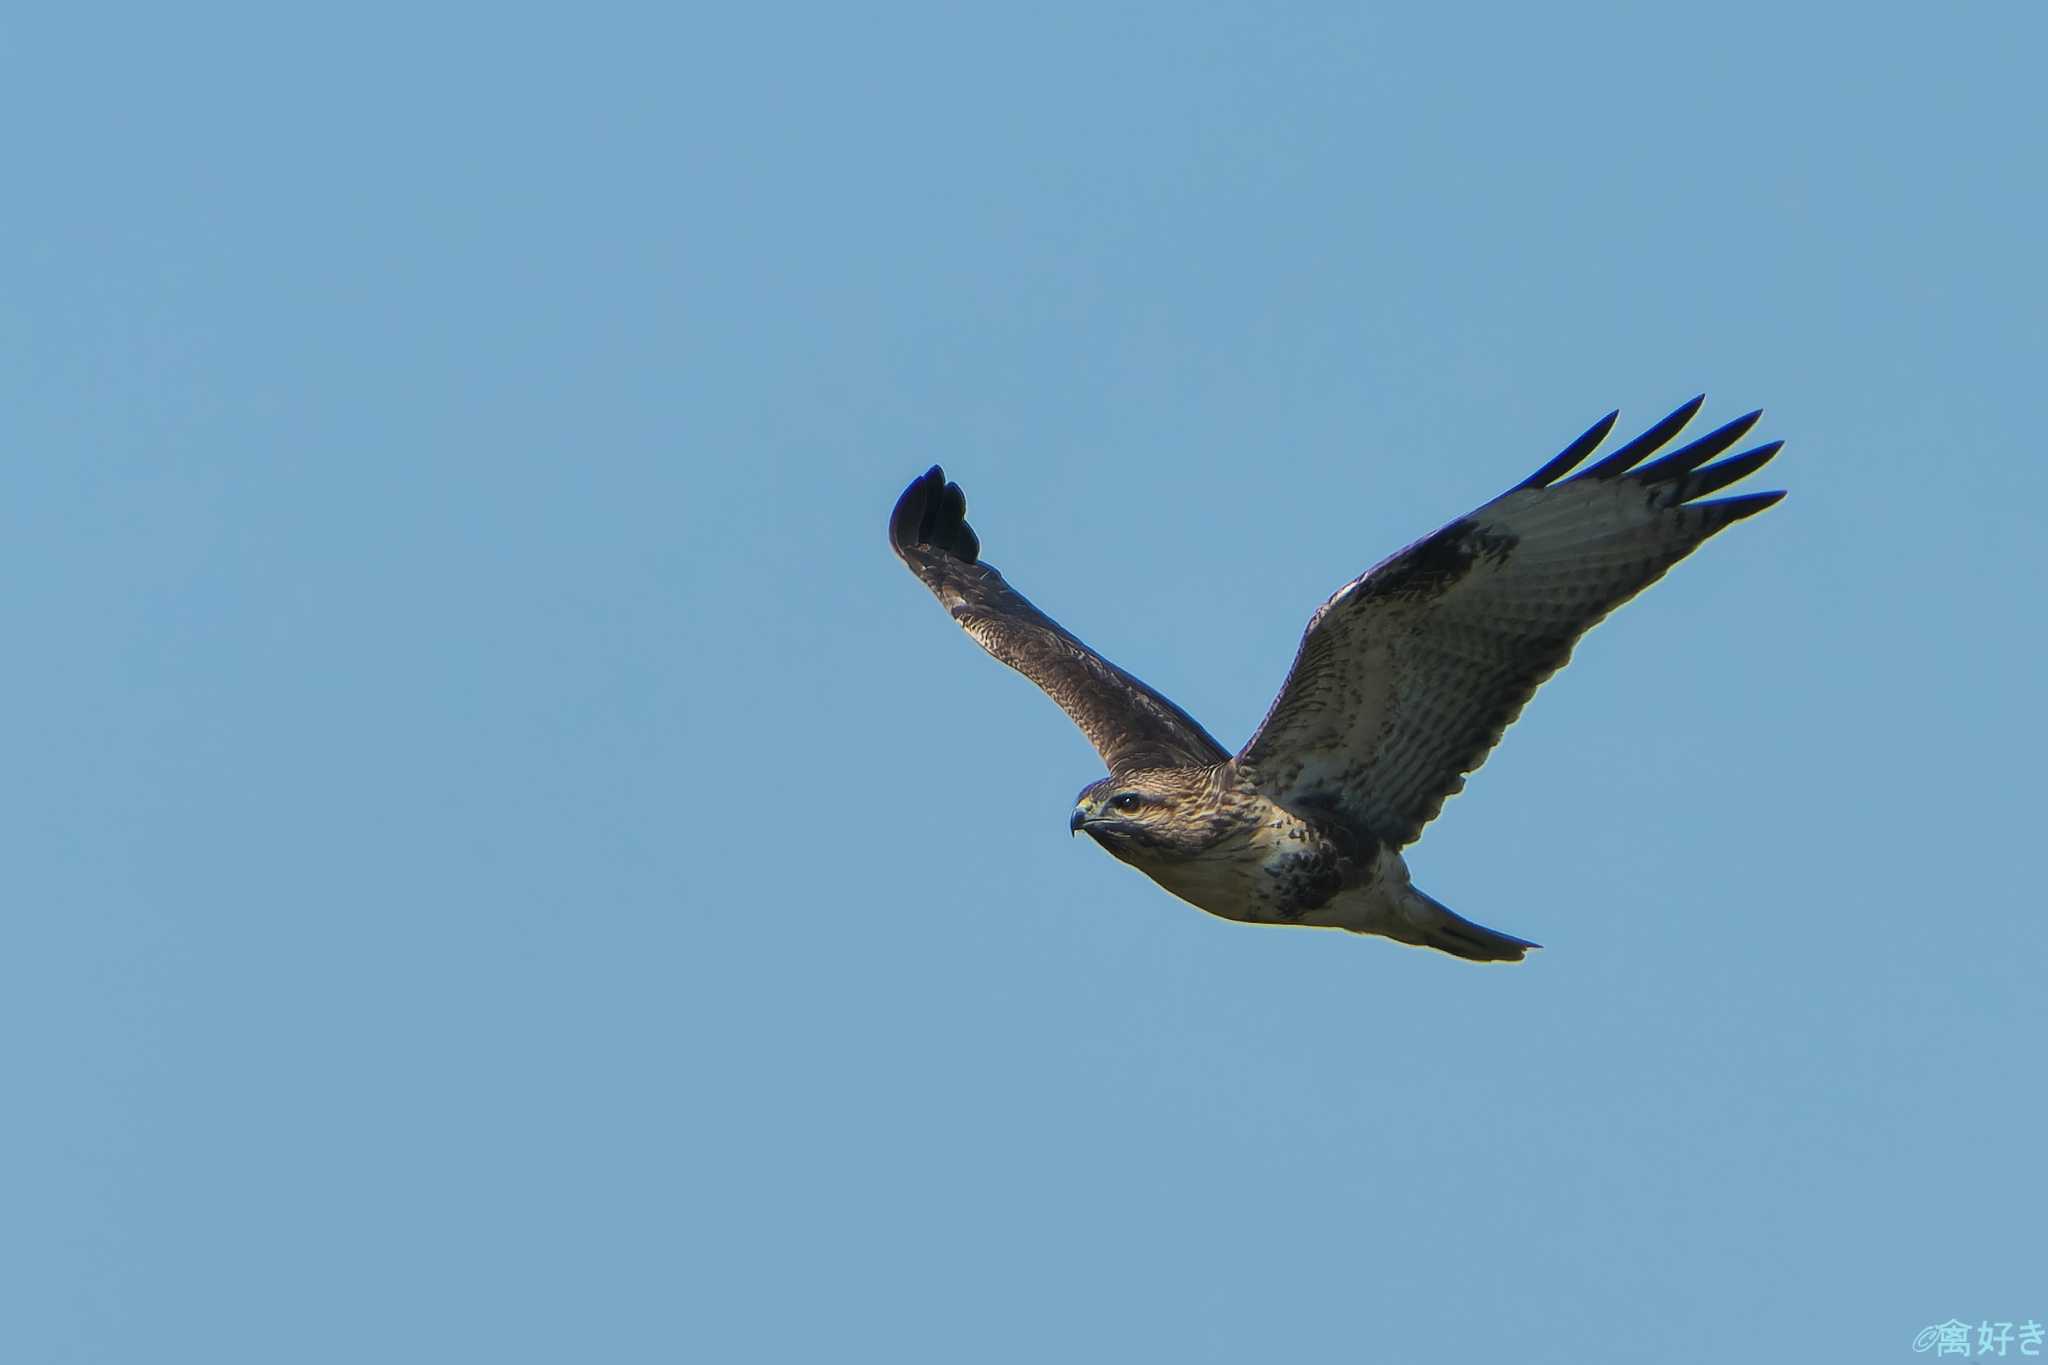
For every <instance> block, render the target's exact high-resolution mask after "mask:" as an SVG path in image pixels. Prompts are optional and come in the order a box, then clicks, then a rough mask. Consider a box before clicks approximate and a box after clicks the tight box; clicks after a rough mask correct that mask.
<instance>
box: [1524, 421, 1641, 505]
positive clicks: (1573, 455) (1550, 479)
mask: <svg viewBox="0 0 2048 1365" xmlns="http://www.w3.org/2000/svg"><path fill="white" fill-rule="evenodd" d="M1620 416H1621V409H1620V408H1616V409H1615V410H1614V411H1612V412H1610V413H1608V414H1607V415H1606V416H1605V417H1602V418H1601V419H1600V420H1599V421H1597V422H1595V423H1593V425H1592V426H1590V427H1587V428H1586V429H1585V430H1584V431H1582V432H1580V433H1579V435H1578V438H1577V439H1576V440H1574V441H1573V442H1572V443H1571V444H1570V445H1568V446H1566V447H1565V448H1564V449H1563V450H1560V451H1559V452H1557V454H1556V455H1554V456H1552V457H1551V458H1550V460H1549V461H1548V462H1546V463H1545V464H1544V466H1543V468H1541V469H1539V470H1537V471H1536V472H1535V473H1534V474H1531V475H1530V476H1529V477H1528V478H1526V479H1524V480H1522V481H1521V482H1520V483H1518V484H1516V485H1515V490H1516V491H1517V492H1519V491H1521V490H1522V489H1524V488H1548V487H1549V486H1550V485H1551V484H1553V483H1555V482H1557V480H1558V479H1559V478H1560V477H1562V476H1563V475H1566V474H1569V473H1571V471H1572V469H1573V467H1574V466H1576V465H1577V464H1578V463H1579V461H1581V460H1583V459H1585V458H1586V457H1587V456H1588V455H1590V454H1592V453H1593V450H1594V448H1595V447H1597V446H1598V445H1599V444H1600V443H1601V442H1602V441H1604V440H1606V439H1607V433H1608V432H1610V431H1612V430H1614V423H1615V422H1616V420H1617V419H1619V418H1620Z"/></svg>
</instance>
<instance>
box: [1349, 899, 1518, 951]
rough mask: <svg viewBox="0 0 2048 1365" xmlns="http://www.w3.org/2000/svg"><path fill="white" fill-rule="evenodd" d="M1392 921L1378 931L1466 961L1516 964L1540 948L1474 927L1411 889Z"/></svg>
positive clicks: (1484, 928) (1478, 926)
mask: <svg viewBox="0 0 2048 1365" xmlns="http://www.w3.org/2000/svg"><path fill="white" fill-rule="evenodd" d="M1396 918H1397V923H1396V925H1394V926H1391V927H1389V928H1388V929H1385V930H1382V932H1383V933H1385V934H1387V936H1388V937H1389V938H1395V939H1399V940H1400V941H1401V942H1403V943H1413V944H1415V945H1416V946H1417V947H1421V948H1434V949H1436V950H1437V951H1438V952H1444V953H1449V954H1451V956H1453V957H1462V958H1464V959H1465V960H1466V961H1468V962H1520V961H1521V960H1522V957H1523V955H1524V954H1526V953H1527V952H1528V951H1529V949H1531V948H1540V947H1542V946H1543V945H1542V944H1540V943H1531V942H1530V941H1529V940H1528V939H1525V938H1516V937H1515V936H1514V935H1513V934H1503V933H1501V932H1500V931H1499V930H1497V929H1489V928H1487V927H1486V926H1485V925H1483V924H1474V923H1473V922H1472V921H1471V920H1469V919H1466V918H1464V917H1463V916H1462V915H1458V914H1455V913H1453V912H1452V911H1451V909H1450V907H1449V906H1447V905H1445V904H1444V903H1443V902H1442V901H1439V900H1437V899H1436V898H1435V897H1434V896H1431V895H1428V894H1426V893H1424V892H1422V891H1419V890H1417V889H1416V888H1415V887H1413V886H1410V887H1407V888H1405V894H1404V896H1403V897H1402V902H1401V910H1400V914H1399V915H1398V916H1397V917H1396Z"/></svg>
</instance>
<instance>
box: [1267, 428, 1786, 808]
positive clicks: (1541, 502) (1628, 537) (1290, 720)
mask: <svg viewBox="0 0 2048 1365" xmlns="http://www.w3.org/2000/svg"><path fill="white" fill-rule="evenodd" d="M1701 401H1702V399H1699V398H1695V399H1694V400H1693V401H1692V402H1690V403H1687V404H1686V405H1685V406H1684V407H1682V408H1680V409H1679V410H1678V411H1677V412H1674V413H1672V414H1671V415H1670V416H1669V417H1667V418H1665V419H1664V420H1663V421H1661V422H1659V423H1657V425H1656V426H1654V427H1652V428H1650V429H1649V430H1648V431H1646V432H1644V433H1643V434H1642V435H1641V436H1639V437H1637V438H1636V439H1635V440H1633V441H1631V442H1629V443H1628V444H1627V445H1625V446H1623V447H1621V448H1620V449H1618V450H1616V451H1615V452H1614V453H1613V454H1611V455H1608V456H1606V457H1604V458H1602V459H1600V460H1599V461H1597V462H1596V463H1594V464H1591V465H1588V466H1587V467H1586V468H1585V469H1583V470H1581V471H1580V472H1578V473H1577V474H1572V476H1571V477H1570V478H1565V477H1564V476H1565V475H1567V474H1570V473H1571V471H1572V470H1573V469H1575V468H1577V466H1578V465H1579V464H1580V462H1581V461H1583V460H1584V459H1585V458H1586V457H1587V456H1588V455H1590V454H1591V453H1592V451H1593V449H1594V448H1595V447H1596V446H1598V445H1599V444H1600V442H1601V441H1602V440H1604V439H1605V438H1606V436H1607V433H1608V431H1609V430H1610V429H1611V428H1612V427H1613V426H1614V419H1615V416H1616V414H1614V413H1609V414H1608V415H1607V416H1606V417H1604V418H1602V419H1601V420H1600V421H1599V422H1597V423H1595V424H1594V426H1593V427H1592V429H1591V430H1589V431H1587V432H1586V433H1585V434H1584V435H1583V436H1581V437H1579V439H1578V440H1576V441H1574V442H1572V443H1571V445H1569V446H1567V447H1566V448H1565V450H1564V451H1563V452H1562V453H1561V454H1559V455H1558V456H1557V458H1556V459H1554V460H1552V461H1551V462H1550V463H1548V464H1546V465H1544V466H1543V468H1541V469H1539V470H1537V471H1536V473H1535V474H1533V475H1531V476H1530V477H1529V478H1528V479H1527V480H1525V481H1524V482H1522V483H1521V484H1518V485H1517V486H1515V487H1514V488H1512V489H1510V490H1509V491H1508V492H1506V493H1504V494H1502V495H1501V496H1500V497H1498V498H1495V499H1494V500H1493V501H1492V502H1489V503H1487V504H1486V505H1485V506H1484V507H1481V508H1480V509H1478V510H1477V511H1475V512H1473V513H1472V514H1471V515H1470V516H1468V517H1463V518H1460V519H1459V520H1457V521H1454V522H1452V523H1451V524H1450V525H1448V526H1446V527H1444V528H1443V529H1442V530H1440V531H1438V532H1437V533H1436V534H1434V535H1432V536H1429V537H1428V538H1426V539H1424V540H1421V541H1418V542H1416V543H1415V544H1413V545H1411V546H1409V547H1408V548H1407V549H1405V550H1403V551H1401V553H1399V554H1397V555H1395V556H1394V557H1393V558H1391V559H1389V560H1387V561H1386V562H1385V563H1383V564H1380V565H1379V566H1377V567H1376V568H1373V569H1371V570H1369V571H1368V572H1367V573H1366V574H1365V575H1364V576H1363V577H1361V578H1358V579H1355V580H1353V581H1352V582H1350V583H1347V584H1345V585H1344V587H1343V588H1341V589H1339V590H1338V592H1337V594H1336V596H1334V597H1332V598H1331V599H1330V600H1329V601H1328V602H1327V603H1325V604H1324V605H1323V606H1322V607H1321V608H1320V609H1318V610H1317V612H1316V614H1315V616H1314V617H1312V618H1311V619H1310V621H1309V623H1308V631H1307V633H1306V634H1305V635H1304V636H1303V637H1302V641H1301V650H1300V652H1299V653H1298V654H1297V655H1296V656H1295V659H1294V667H1293V669H1292V670H1291V671H1290V672H1289V673H1288V675H1287V681H1286V683H1285V684H1284V685H1283V686H1282V687H1281V689H1280V695H1279V697H1278V698H1277V699H1276V700H1275V701H1274V702H1273V708H1272V710H1271V711H1269V712H1268V713H1267V715H1266V719H1265V721H1264V723H1262V724H1261V725H1260V726H1259V730H1258V733H1257V734H1255V735H1253V736H1252V738H1251V741H1250V743H1248V744H1246V745H1245V747H1244V750H1243V752H1242V753H1240V754H1239V755H1238V756H1237V760H1236V761H1237V763H1238V765H1239V766H1240V767H1241V768H1243V769H1246V770H1248V771H1249V772H1251V773H1252V774H1253V775H1254V777H1255V780H1256V781H1257V783H1258V785H1259V788H1260V790H1262V791H1264V792H1266V793H1267V794H1269V795H1271V796H1273V797H1275V798H1276V799H1278V800H1281V801H1282V802H1285V803H1288V804H1293V803H1296V802H1299V803H1305V804H1308V805H1313V806H1322V807H1325V808H1328V809H1331V810H1332V811H1333V812H1335V813H1339V814H1342V815H1344V816H1345V817H1347V818H1348V819H1350V820H1352V821H1353V822H1354V823H1356V824H1358V825H1360V826H1362V827H1363V828H1365V829H1367V830H1370V831H1371V832H1372V833H1373V834H1375V835H1377V836H1378V837H1379V838H1381V839H1384V840H1386V841H1388V842H1389V843H1392V844H1393V845H1395V846H1396V847H1399V846H1401V845H1405V844H1408V843H1411V842H1413V841H1414V839H1415V837H1416V836H1417V835H1418V834H1420V833H1421V832H1422V827H1423V826H1424V825H1426V824H1428V823H1429V821H1431V820H1432V819H1434V818H1435V817H1436V813H1437V812H1438V811H1439V810H1441V809H1442V808H1443V804H1444V801H1445V799H1446V798H1448V797H1450V796H1451V795H1452V794H1454V793H1456V792H1457V791H1458V790H1459V789H1460V788H1462V787H1463V786H1464V785H1465V778H1464V774H1466V773H1469V772H1471V771H1473V770H1474V769H1475V768H1477V767H1478V766H1479V765H1480V764H1481V763H1484V762H1485V761H1486V755H1487V753H1488V751H1490V750H1491V749H1492V748H1493V746H1494V745H1495V744H1496V743H1498V742H1499V740H1500V736H1501V732H1502V731H1503V730H1505V729H1506V728H1507V726H1508V725H1509V724H1510V723H1511V722H1513V720H1514V719H1515V717H1516V716H1518V715H1520V714H1521V711H1522V707H1523V705H1524V704H1525V703H1526V702H1527V701H1528V700H1529V698H1530V697H1531V696H1532V695H1534V693H1535V691H1536V688H1537V686H1538V685H1539V684H1541V683H1542V682H1543V680H1544V679H1545V678H1548V677H1549V676H1550V675H1551V674H1552V673H1555V672H1556V671H1557V670H1558V669H1560V668H1562V667H1563V666H1564V664H1565V661H1566V660H1567V659H1569V658H1570V657H1571V652H1572V647H1573V645H1575V644H1576V643H1577V642H1578V639H1579V637H1580V636H1581V635H1584V634H1585V633H1586V632H1587V631H1588V630H1590V629H1591V628H1592V627H1593V626H1594V624H1596V623H1597V622H1598V621H1599V620H1600V619H1601V618H1602V617H1604V616H1606V615H1607V613H1608V612H1610V611H1612V610H1614V608H1616V607H1617V606H1620V605H1621V604H1622V603H1623V602H1626V601H1627V600H1628V599H1629V598H1631V597H1633V596H1635V594H1637V593H1638V592H1641V591H1642V590H1643V589H1644V588H1646V587H1648V586H1649V585H1650V584H1652V583H1654V582H1656V581H1657V579H1659V578H1660V577H1662V576H1663V574H1664V571H1665V570H1666V569H1669V568H1670V567H1671V566H1672V565H1673V564H1676V563H1677V562H1678V561H1679V560H1681V559H1683V558H1685V556H1687V555H1689V554H1691V553H1692V552H1693V551H1694V550H1695V549H1697V548H1699V546H1700V544H1701V542H1703V541H1705V540H1706V538H1707V537H1708V536H1711V535H1713V534H1714V533H1715V532H1716V531H1719V530H1720V529H1721V528H1722V527H1724V526H1727V525H1729V524H1731V523H1733V522H1737V521H1740V520H1741V519H1742V518H1744V517H1747V516H1751V515H1754V514H1755V513H1757V512H1761V511H1763V510H1764V509H1765V508H1766V507H1769V506H1770V505H1771V504H1772V503H1774V502H1776V501H1778V499H1780V498H1782V497H1783V496H1785V495H1784V494H1783V493H1750V494H1746V495H1742V496H1738V497H1729V498H1720V499H1716V500H1713V501H1709V502H1698V501H1695V499H1698V498H1701V497H1704V496H1705V495H1706V494H1708V493H1712V492H1714V491H1715V490H1717V489H1720V488H1724V487H1726V486H1727V485H1729V484H1731V483H1733V482H1735V481H1736V480H1737V479H1740V478H1743V477H1744V476H1746V475H1748V474H1752V473H1754V472H1755V471H1756V470H1758V469H1759V468H1761V467H1762V466H1763V465H1764V464H1765V463H1766V462H1767V461H1769V460H1770V458H1771V457H1772V456H1773V455H1775V454H1777V453H1778V448H1779V446H1780V445H1782V444H1783V442H1779V441H1773V442H1772V443H1770V444H1769V445H1764V446H1758V447H1757V448H1755V449H1754V450H1749V451H1745V452H1744V453H1742V454H1740V455H1735V456H1732V457H1730V458H1729V459H1726V460H1722V461H1720V462H1719V463H1718V464H1709V463H1708V461H1710V460H1713V459H1714V458H1715V457H1716V456H1718V455H1720V454H1721V452H1722V451H1724V450H1727V449H1728V448H1729V447H1730V446H1732V445H1734V444H1735V443H1736V442H1737V441H1739V440H1741V439H1742V437H1743V435H1744V434H1745V433H1747V432H1748V431H1749V429H1750V428H1751V427H1752V426H1754V425H1755V424H1756V420H1757V418H1758V417H1760V416H1761V415H1762V414H1761V413H1756V412H1752V413H1749V414H1747V415H1746V416H1743V417H1738V418H1736V419H1735V420H1734V421H1732V422H1730V423H1728V425H1726V426H1724V427H1721V428H1720V429H1719V430H1717V431H1714V432H1711V433H1709V434H1708V435H1706V436H1702V437H1700V438H1699V439H1698V440H1696V441H1694V442H1693V443H1692V444H1690V445H1687V446H1685V447H1683V448H1681V449H1679V450H1675V451H1673V452H1671V453H1670V454H1668V455H1665V456H1663V457H1661V458H1659V459H1656V460H1652V461H1651V462H1650V463H1648V464H1644V463H1642V461H1643V460H1645V459H1647V458H1648V457H1649V456H1651V455H1652V454H1654V453H1655V452H1656V451H1658V450H1659V449H1660V448H1662V447H1663V446H1664V444H1665V443H1666V442H1668V441H1669V440H1670V439H1671V438H1672V437H1673V436H1675V435H1677V433H1678V432H1679V430H1680V429H1681V428H1682V427H1684V426H1685V424H1686V423H1687V422H1688V421H1690V420H1691V419H1692V416H1693V414H1694V413H1696V412H1697V411H1698V410H1699V406H1700V403H1701Z"/></svg>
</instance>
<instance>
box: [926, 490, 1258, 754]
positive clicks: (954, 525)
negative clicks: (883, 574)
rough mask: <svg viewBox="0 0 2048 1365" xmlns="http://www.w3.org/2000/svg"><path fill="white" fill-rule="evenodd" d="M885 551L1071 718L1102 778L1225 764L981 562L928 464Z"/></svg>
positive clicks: (1193, 730)
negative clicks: (1097, 759) (1096, 757)
mask: <svg viewBox="0 0 2048 1365" xmlns="http://www.w3.org/2000/svg"><path fill="white" fill-rule="evenodd" d="M889 544H890V545H891V546H892V547H893V548H894V549H895V551H896V553H897V554H899V555H901V556H902V557H903V562H904V563H906V564H908V565H909V566H910V570H911V572H912V573H914V574H916V575H917V576H918V577H919V578H920V579H922V580H923V581H924V585H925V586H926V587H927V588H930V589H931V590H932V595H933V596H935V597H937V598H938V599H939V601H940V602H942V603H944V604H945V607H946V610H948V611H950V612H951V613H952V614H953V619H954V620H955V621H958V622H959V623H960V624H961V625H962V626H963V627H965V628H966V631H967V633H968V634H969V635H972V636H973V637H974V638H975V639H976V640H977V641H979V642H980V644H981V647H982V648H983V649H986V650H987V651H988V652H989V653H991V654H993V655H995V656H996V657H997V658H998V659H1001V660H1002V661H1003V662H1004V663H1006V664H1008V665H1009V666H1010V667H1012V668H1014V669H1016V670H1017V671H1018V672H1019V673H1022V674H1023V675H1024V676H1025V677H1027V678H1029V679H1031V681H1033V682H1035V683H1037V684H1038V685H1039V686H1040V687H1041V688H1043V689H1045V693H1046V695H1047V696H1049V697H1051V698H1052V699H1053V700H1054V701H1056V702H1058V703H1059V704H1060V709H1061V710H1063V711H1065V712H1066V713H1067V714H1068V715H1069V716H1071V717H1073V720H1074V723H1075V724H1076V725H1078V726H1080V727H1081V730H1082V733H1084V734H1086V735H1087V736H1088V742H1089V743H1091V744H1093V745H1094V746H1095V752H1097V753H1099V754H1101V755H1102V760H1103V762H1105V763H1107V764H1108V765H1109V770H1110V771H1111V772H1113V773H1120V772H1128V771H1130V770H1132V769H1134V768H1175V767H1190V766H1201V765H1205V764H1210V763H1221V762H1223V761H1225V760H1226V759H1228V758H1229V757H1230V752H1229V750H1227V749H1225V748H1224V747H1223V746H1222V745H1220V744H1218V743H1217V742H1216V741H1215V740H1213V739H1211V738H1210V737H1209V733H1208V731H1206V730H1204V729H1203V728H1202V727H1201V726H1199V725H1197V724H1195V722H1194V720H1193V719H1192V718H1190V717H1189V715H1188V714H1187V712H1185V711H1183V710H1181V709H1180V708H1179V707H1178V706H1175V705H1174V704H1173V703H1172V702H1170V701H1168V700H1167V699H1166V698H1164V697H1162V696H1160V695H1159V694H1158V693H1157V692H1155V691H1153V690H1152V689H1151V688H1149V687H1147V686H1145V684H1144V683H1141V682H1139V681H1138V680H1137V679H1136V678H1134V677H1132V676H1131V675H1130V674H1128V673H1126V672H1124V671H1123V670H1122V669H1121V668H1118V667H1117V666H1116V665H1115V664H1113V663H1111V662H1110V661H1109V660H1107V659H1105V658H1103V657H1102V656H1101V655H1100V654H1097V653H1096V652H1095V651H1094V650H1092V649H1090V648H1088V646H1086V645H1084V644H1082V643H1081V642H1080V641H1079V640H1077V639H1075V638H1074V637H1073V636H1072V635H1070V634H1068V633H1067V631H1065V630H1063V629H1062V628H1061V627H1060V624H1059V623H1058V622H1057V621H1055V620H1053V619H1052V618H1051V617H1050V616H1047V615H1046V614H1045V613H1044V612H1042V611H1040V610H1039V609H1038V608H1037V607H1034V606H1032V605H1031V603H1030V602H1029V601H1027V600H1026V599H1025V597H1024V595H1023V594H1022V593H1020V592H1018V591H1017V590H1016V589H1015V588H1012V587H1011V586H1010V585H1009V584H1008V583H1006V582H1004V581H1003V576H1002V575H1001V574H1000V573H998V572H996V570H995V569H994V568H993V567H992V566H990V565H987V564H984V563H982V562H981V560H980V554H981V541H980V538H979V537H977V536H976V535H975V534H974V530H973V528H972V527H970V526H969V525H968V524H967V495H966V494H964V493H962V492H961V491H960V485H959V484H957V483H947V482H946V473H945V471H944V470H942V469H940V468H939V467H938V466H937V465H933V466H932V467H931V469H930V470H929V471H927V472H926V474H925V475H924V477H923V478H920V479H918V480H916V481H915V482H913V483H912V484H911V485H910V487H908V488H906V489H904V490H903V496H902V497H901V498H899V499H897V500H896V510H895V512H894V513H893V514H891V516H890V518H889Z"/></svg>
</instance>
